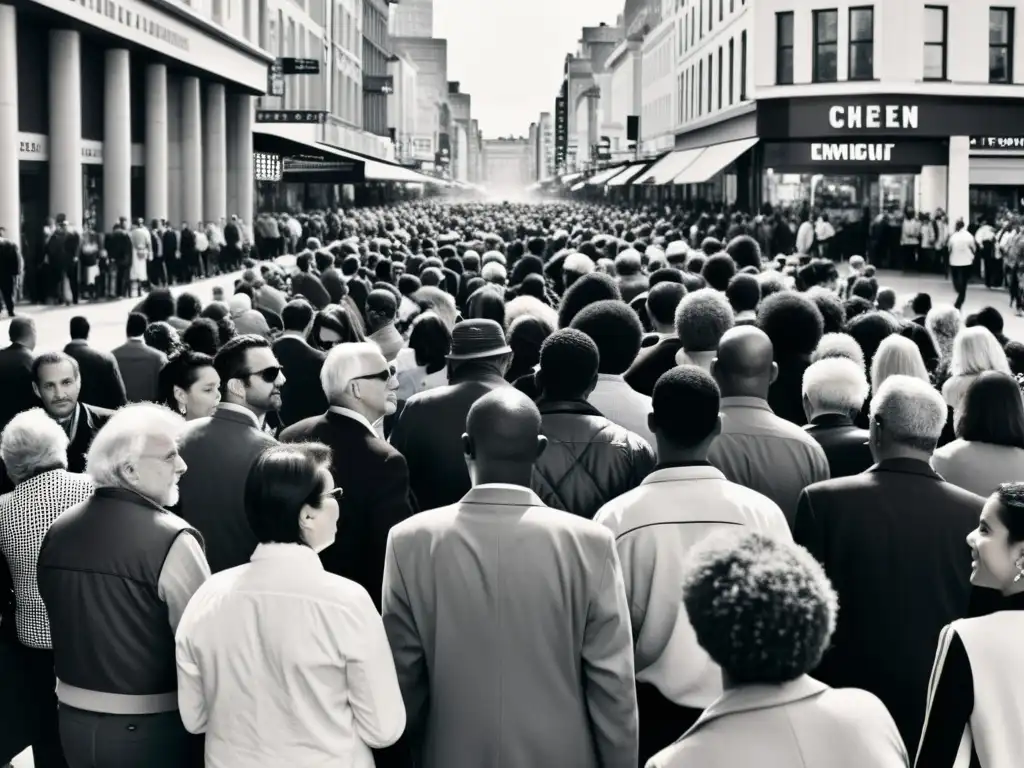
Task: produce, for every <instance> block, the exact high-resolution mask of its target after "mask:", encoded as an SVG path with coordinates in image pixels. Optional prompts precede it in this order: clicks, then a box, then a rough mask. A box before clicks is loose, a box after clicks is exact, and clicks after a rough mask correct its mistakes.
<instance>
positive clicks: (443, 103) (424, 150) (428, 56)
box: [391, 36, 451, 162]
mask: <svg viewBox="0 0 1024 768" xmlns="http://www.w3.org/2000/svg"><path fill="white" fill-rule="evenodd" d="M391 44H392V46H393V47H394V49H395V51H396V53H399V54H400V55H402V56H403V57H405V58H407V59H408V60H409V61H411V62H412V64H413V66H415V67H416V73H417V74H416V135H415V136H413V147H412V151H413V158H414V159H416V160H418V161H422V162H433V161H434V159H435V155H436V154H437V153H439V152H440V151H442V149H443V148H446V147H447V148H448V150H449V152H450V151H451V140H450V135H449V131H450V122H451V121H450V115H449V112H448V106H447V102H448V41H447V40H442V39H437V38H429V37H394V36H393V37H392V38H391Z"/></svg>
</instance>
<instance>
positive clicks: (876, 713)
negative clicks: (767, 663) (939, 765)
mask: <svg viewBox="0 0 1024 768" xmlns="http://www.w3.org/2000/svg"><path fill="white" fill-rule="evenodd" d="M906 766H907V750H906V748H905V747H904V746H903V740H902V739H901V738H900V734H899V731H897V730H896V723H894V722H893V720H892V717H891V716H890V715H889V713H888V711H886V709H885V706H884V705H883V704H882V702H881V701H879V700H878V699H877V698H876V697H875V696H873V695H872V694H870V693H868V692H867V691H861V690H858V689H856V688H841V689H835V688H830V687H829V686H827V685H825V684H824V683H822V682H819V681H817V680H815V679H813V678H811V677H807V676H806V675H805V676H803V677H800V678H797V679H796V680H793V681H792V682H789V683H783V684H782V685H750V686H744V687H742V688H734V689H732V690H729V691H726V693H725V694H724V695H723V696H722V697H721V698H720V699H718V701H716V702H715V703H714V704H712V705H711V706H710V707H708V708H707V709H706V710H704V714H703V715H701V717H700V719H699V720H698V721H697V722H696V723H694V725H693V727H692V728H691V729H690V730H689V731H687V732H686V733H685V734H684V735H683V737H682V738H680V739H679V741H677V742H676V743H675V744H673V745H672V746H671V747H668V748H666V749H663V750H662V751H661V752H659V753H658V754H657V755H655V756H654V757H653V758H651V759H650V760H649V761H648V762H647V768H869V767H870V768H906Z"/></svg>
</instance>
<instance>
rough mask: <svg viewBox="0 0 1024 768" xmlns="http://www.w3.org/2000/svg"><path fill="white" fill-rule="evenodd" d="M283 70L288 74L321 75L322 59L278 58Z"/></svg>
mask: <svg viewBox="0 0 1024 768" xmlns="http://www.w3.org/2000/svg"><path fill="white" fill-rule="evenodd" d="M278 61H279V62H281V71H282V72H283V73H284V74H286V75H319V74H320V61H319V60H317V59H278Z"/></svg>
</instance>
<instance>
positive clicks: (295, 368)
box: [273, 336, 327, 425]
mask: <svg viewBox="0 0 1024 768" xmlns="http://www.w3.org/2000/svg"><path fill="white" fill-rule="evenodd" d="M273 350H274V356H275V357H276V358H277V361H278V362H279V363H281V367H282V368H283V369H284V378H285V381H284V386H283V387H281V421H282V423H284V424H285V425H288V424H294V423H296V422H298V421H302V420H303V419H308V418H311V417H313V416H317V415H319V414H322V413H323V412H324V411H326V410H327V398H326V397H325V396H324V389H323V387H322V386H321V384H320V370H321V369H322V368H323V367H324V359H325V358H326V357H327V356H326V355H325V354H324V353H323V352H321V351H320V350H319V349H313V348H312V347H311V346H309V344H307V343H306V341H305V339H300V338H299V337H297V336H282V337H281V338H279V339H278V340H277V341H275V342H274V345H273Z"/></svg>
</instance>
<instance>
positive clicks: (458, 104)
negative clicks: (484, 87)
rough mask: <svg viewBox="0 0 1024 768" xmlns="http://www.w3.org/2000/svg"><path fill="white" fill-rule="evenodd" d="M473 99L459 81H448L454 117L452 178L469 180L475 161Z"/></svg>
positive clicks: (449, 100) (449, 99) (449, 103)
mask: <svg viewBox="0 0 1024 768" xmlns="http://www.w3.org/2000/svg"><path fill="white" fill-rule="evenodd" d="M472 106H473V99H472V97H471V96H470V95H469V94H468V93H462V92H461V90H460V89H459V83H457V82H449V83H448V107H449V109H450V110H451V117H452V134H453V139H452V161H451V168H452V178H453V179H456V180H458V181H469V180H470V179H469V168H470V165H471V164H472V162H473V159H472V154H473V146H472V144H471V142H470V136H469V132H470V120H472Z"/></svg>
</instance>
